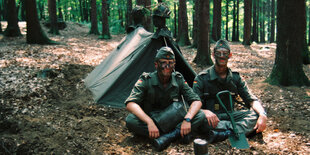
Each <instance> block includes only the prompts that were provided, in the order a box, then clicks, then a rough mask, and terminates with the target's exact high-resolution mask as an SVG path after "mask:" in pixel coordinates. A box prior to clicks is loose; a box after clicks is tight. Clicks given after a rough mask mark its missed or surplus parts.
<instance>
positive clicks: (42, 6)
mask: <svg viewBox="0 0 310 155" xmlns="http://www.w3.org/2000/svg"><path fill="white" fill-rule="evenodd" d="M43 3H44V2H43V1H39V2H38V9H39V12H40V18H39V19H41V20H42V19H45V14H44V4H43Z"/></svg>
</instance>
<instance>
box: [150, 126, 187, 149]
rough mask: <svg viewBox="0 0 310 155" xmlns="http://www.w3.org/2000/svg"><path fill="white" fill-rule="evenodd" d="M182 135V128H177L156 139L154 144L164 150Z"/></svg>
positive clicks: (156, 147)
mask: <svg viewBox="0 0 310 155" xmlns="http://www.w3.org/2000/svg"><path fill="white" fill-rule="evenodd" d="M180 137H181V134H180V129H175V130H173V131H171V132H169V133H167V134H164V135H162V136H160V137H159V138H156V139H154V142H153V145H154V147H155V149H156V150H157V151H162V150H164V149H166V148H167V147H168V146H169V145H170V144H171V142H173V141H175V140H177V139H178V138H180Z"/></svg>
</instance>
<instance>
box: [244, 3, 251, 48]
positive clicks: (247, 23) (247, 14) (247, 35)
mask: <svg viewBox="0 0 310 155" xmlns="http://www.w3.org/2000/svg"><path fill="white" fill-rule="evenodd" d="M251 19H252V0H246V1H244V28H243V31H244V32H243V45H251Z"/></svg>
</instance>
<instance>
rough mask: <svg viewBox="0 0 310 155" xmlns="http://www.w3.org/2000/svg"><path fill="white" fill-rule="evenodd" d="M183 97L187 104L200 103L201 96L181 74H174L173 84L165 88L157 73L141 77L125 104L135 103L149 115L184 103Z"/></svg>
mask: <svg viewBox="0 0 310 155" xmlns="http://www.w3.org/2000/svg"><path fill="white" fill-rule="evenodd" d="M181 95H183V96H184V100H185V101H186V102H187V103H192V102H193V101H200V98H199V96H198V95H197V94H195V93H194V92H193V90H192V89H191V88H190V87H189V86H188V84H187V82H186V81H185V80H184V78H183V76H182V75H181V74H180V73H178V72H173V73H172V75H171V82H170V83H169V85H168V86H167V87H166V88H164V87H163V86H162V84H161V83H160V82H159V79H158V75H157V71H155V72H152V73H143V74H142V75H141V76H140V78H139V80H138V81H137V82H136V84H135V86H134V88H133V89H132V91H131V94H130V96H129V97H128V98H127V100H126V101H125V104H127V103H128V102H135V103H137V104H139V105H140V107H141V108H142V109H143V110H144V111H145V112H146V113H147V114H149V113H150V112H152V111H159V110H163V109H164V108H166V107H167V106H169V105H170V104H171V103H172V102H178V101H182V98H181Z"/></svg>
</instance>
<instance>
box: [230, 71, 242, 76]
mask: <svg viewBox="0 0 310 155" xmlns="http://www.w3.org/2000/svg"><path fill="white" fill-rule="evenodd" d="M231 73H232V75H233V76H237V77H238V76H240V73H239V72H236V71H232V72H231Z"/></svg>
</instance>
